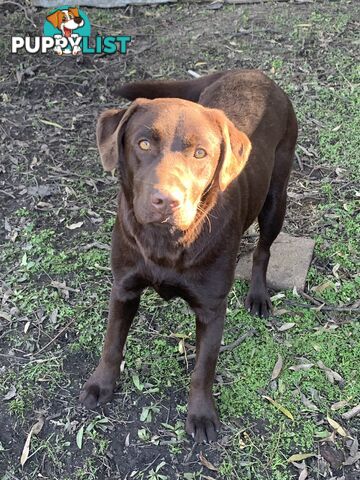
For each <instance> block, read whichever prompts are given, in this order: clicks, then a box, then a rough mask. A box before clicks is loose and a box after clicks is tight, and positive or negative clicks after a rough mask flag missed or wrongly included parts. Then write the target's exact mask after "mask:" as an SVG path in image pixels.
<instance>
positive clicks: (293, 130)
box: [245, 105, 297, 317]
mask: <svg viewBox="0 0 360 480" xmlns="http://www.w3.org/2000/svg"><path fill="white" fill-rule="evenodd" d="M296 138H297V122H296V117H295V114H294V111H293V109H292V107H291V105H290V106H289V122H288V128H287V132H286V134H285V136H284V138H283V140H282V141H281V142H280V143H279V145H278V147H277V149H276V152H275V163H274V170H273V173H272V177H271V182H270V187H269V192H268V194H267V197H266V200H265V203H264V206H263V208H262V210H261V212H260V214H259V216H258V222H259V228H260V238H259V241H258V244H257V247H256V249H255V252H254V256H253V267H252V274H251V283H250V290H249V293H248V295H247V297H246V300H245V307H246V308H247V309H248V310H249V312H251V313H252V314H253V315H259V316H261V317H268V316H269V314H270V312H271V301H270V297H269V294H268V292H267V287H266V272H267V267H268V264H269V259H270V247H271V245H272V243H273V242H274V240H275V239H276V237H277V236H278V234H279V233H280V230H281V227H282V225H283V221H284V216H285V211H286V198H287V185H288V181H289V176H290V172H291V167H292V162H293V157H294V150H295V143H296Z"/></svg>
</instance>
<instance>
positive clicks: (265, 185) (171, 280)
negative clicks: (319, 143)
mask: <svg viewBox="0 0 360 480" xmlns="http://www.w3.org/2000/svg"><path fill="white" fill-rule="evenodd" d="M118 91H119V92H120V94H122V95H124V96H126V97H127V98H129V99H132V100H135V99H136V98H138V97H139V96H141V97H146V98H148V99H144V98H140V99H139V98H138V99H137V100H136V101H135V102H134V103H133V104H132V105H131V107H130V108H129V109H128V110H110V111H107V112H104V113H103V114H102V115H101V116H100V118H99V121H98V128H97V138H98V146H99V151H100V155H101V159H102V162H103V165H104V168H105V169H107V170H111V169H113V168H114V167H115V166H118V169H119V175H120V181H121V186H122V190H121V192H120V195H119V208H118V215H117V219H116V223H115V227H114V232H113V238H112V271H113V275H114V284H113V289H112V293H111V299H110V312H109V323H108V329H107V334H106V339H105V344H104V349H103V354H102V357H101V360H100V363H99V366H98V367H97V369H96V370H95V372H94V373H93V375H92V376H91V377H90V379H89V380H88V381H87V382H86V384H85V386H84V389H83V391H82V394H81V400H82V402H83V403H84V404H85V405H87V406H88V407H90V408H93V407H95V406H96V405H97V404H98V403H103V402H106V401H108V400H109V399H110V398H111V395H112V391H113V388H114V385H115V381H116V378H117V377H118V375H119V366H120V362H121V360H122V351H123V347H124V344H125V341H126V336H127V333H128V330H129V328H130V325H131V322H132V319H133V318H134V316H135V313H136V311H137V307H138V305H139V301H140V295H141V292H142V290H143V289H144V288H145V287H146V286H152V287H153V288H154V289H155V290H156V291H157V292H158V293H159V294H160V295H161V296H162V297H163V298H165V299H169V298H172V297H174V296H181V297H182V298H184V299H185V300H186V301H187V302H188V303H189V304H190V306H191V308H192V309H193V311H194V312H195V314H196V346H197V350H196V351H197V355H196V365H195V370H194V373H193V375H192V380H191V388H190V397H189V412H188V417H187V422H186V429H187V431H188V433H190V434H192V435H193V436H194V438H195V440H196V441H204V440H214V439H215V438H216V431H217V429H218V427H219V420H218V417H217V413H216V409H215V406H214V401H213V397H212V384H213V379H214V373H215V366H216V361H217V356H218V351H219V347H220V342H221V337H222V332H223V325H224V318H225V311H226V297H227V294H228V292H229V290H230V288H231V285H232V282H233V278H234V270H235V264H236V256H237V252H238V247H239V242H240V239H241V235H242V233H243V232H244V231H245V230H246V229H247V228H248V227H249V226H250V225H251V223H252V222H253V221H254V220H255V219H256V218H258V221H259V226H260V239H259V243H258V247H257V249H256V251H255V253H254V265H253V273H252V281H251V285H250V291H249V294H248V296H247V299H246V302H245V305H246V307H247V308H248V309H249V310H250V311H251V312H252V313H253V314H257V315H261V316H268V315H269V312H270V308H271V303H270V299H269V296H268V293H267V290H266V269H267V265H268V261H269V257H270V246H271V244H272V242H273V241H274V239H275V238H276V236H277V235H278V233H279V231H280V229H281V226H282V222H283V218H284V214H285V208H286V188H287V183H288V179H289V175H290V171H291V165H292V159H293V153H294V148H295V143H296V137H297V122H296V118H295V114H294V111H293V109H292V106H291V103H290V101H289V99H288V98H287V96H286V95H285V93H284V92H283V91H282V90H281V89H280V88H279V87H278V86H276V85H275V83H274V82H273V81H272V80H270V79H269V78H268V77H266V76H265V75H264V74H262V73H261V72H258V71H251V70H247V71H246V70H245V71H239V72H223V73H219V74H215V75H210V76H208V77H204V78H201V79H198V80H193V81H182V82H150V83H149V82H143V83H138V84H134V85H131V84H130V85H125V86H123V87H121V88H120V89H119V90H118ZM164 97H165V98H164ZM166 97H181V98H182V99H179V98H166ZM151 98H154V100H149V99H151ZM189 100H192V101H189ZM194 102H197V103H194ZM144 139H145V144H144V143H143V142H144ZM146 142H147V143H146ZM144 145H145V148H142V147H144ZM199 148H200V150H198V149H199ZM204 151H205V152H206V156H205V157H204V158H203V157H202V155H203V153H204ZM198 152H200V155H199V157H200V158H198V157H197V156H196V155H198Z"/></svg>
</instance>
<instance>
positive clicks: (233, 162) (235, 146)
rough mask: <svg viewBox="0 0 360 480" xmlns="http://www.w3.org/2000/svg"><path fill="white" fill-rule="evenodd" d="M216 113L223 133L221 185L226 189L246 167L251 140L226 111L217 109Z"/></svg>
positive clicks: (221, 187)
mask: <svg viewBox="0 0 360 480" xmlns="http://www.w3.org/2000/svg"><path fill="white" fill-rule="evenodd" d="M214 113H215V116H216V118H217V122H218V124H219V125H220V129H221V133H222V142H221V157H220V165H219V166H220V172H219V186H220V189H221V190H222V191H224V190H225V189H226V188H227V186H228V185H229V184H230V183H231V182H232V181H233V180H235V178H236V177H237V176H238V175H239V174H240V173H241V171H242V169H243V168H244V167H245V164H246V162H247V160H248V158H249V155H250V152H251V142H250V140H249V138H248V136H247V135H246V134H245V133H244V132H241V131H240V130H238V129H237V128H236V127H235V125H234V124H233V123H232V121H231V120H229V119H228V118H227V117H226V115H225V114H224V112H222V111H221V110H217V111H215V112H214Z"/></svg>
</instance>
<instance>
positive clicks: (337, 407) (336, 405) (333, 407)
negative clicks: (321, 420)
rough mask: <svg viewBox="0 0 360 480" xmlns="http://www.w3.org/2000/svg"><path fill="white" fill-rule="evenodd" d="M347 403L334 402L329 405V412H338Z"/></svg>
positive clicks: (344, 401) (341, 401)
mask: <svg viewBox="0 0 360 480" xmlns="http://www.w3.org/2000/svg"><path fill="white" fill-rule="evenodd" d="M348 403H349V402H348V401H347V400H340V401H339V402H335V403H333V404H332V405H331V407H330V408H331V410H334V411H335V410H340V408H343V407H346V405H348Z"/></svg>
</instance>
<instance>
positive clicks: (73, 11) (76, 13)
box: [69, 7, 80, 17]
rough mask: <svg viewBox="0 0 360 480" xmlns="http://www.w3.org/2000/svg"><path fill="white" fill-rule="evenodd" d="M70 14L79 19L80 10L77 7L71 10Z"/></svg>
mask: <svg viewBox="0 0 360 480" xmlns="http://www.w3.org/2000/svg"><path fill="white" fill-rule="evenodd" d="M69 13H72V14H73V15H74V17H79V16H80V15H79V9H78V8H77V7H72V8H69Z"/></svg>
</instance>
